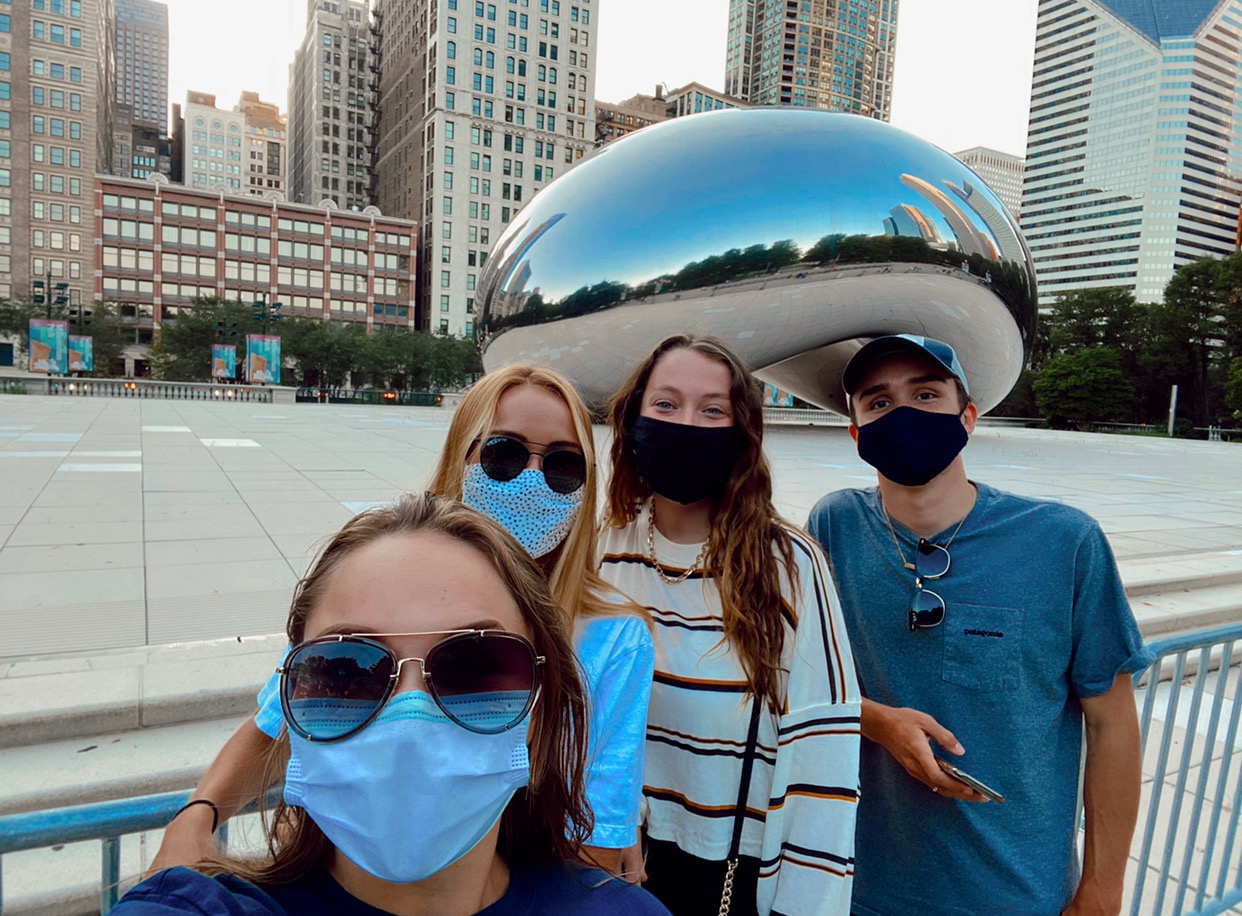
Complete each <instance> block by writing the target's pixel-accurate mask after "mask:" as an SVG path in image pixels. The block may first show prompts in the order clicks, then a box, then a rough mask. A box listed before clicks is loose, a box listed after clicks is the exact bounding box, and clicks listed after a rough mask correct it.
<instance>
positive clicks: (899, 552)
mask: <svg viewBox="0 0 1242 916" xmlns="http://www.w3.org/2000/svg"><path fill="white" fill-rule="evenodd" d="M972 486H973V485H972ZM974 490H975V498H974V499H973V500H971V503H970V508H969V509H967V510H966V514H965V515H963V516H962V520H961V521H960V522H958V523H957V527H956V528H954V529H953V533H952V534H951V535H949V539H948V540H947V541H945V542H944V543H943V544H937V545H935V546H937V547H941V548H943V549H944V550H946V551H947V550H948V549H949V545H950V544H952V543H953V539H954V538H955V537H957V533H958V532H959V531H961V530H962V525H964V524H966V519H967V518H968V517H969V516H970V513H971V512H973V511H974V508H975V503H976V502H978V501H979V488H978V487H974ZM880 510H881V511H882V512H883V513H884V521H885V523H886V524H887V525H888V534H889V537H891V538H892V539H893V546H894V547H896V548H897V556H899V557H901V565H902V566H904V567H905V568H906V569H909V570H914V569H915V565H914V564H913V563H911V562H909V561H907V560H906V554H905V551H903V550H902V549H901V543H900V542H899V541H898V540H897V532H896V531H894V530H893V519H892V517H891V516H890V515H889V514H888V506H886V505H884V498H883V497H880ZM929 543H930V542H929Z"/></svg>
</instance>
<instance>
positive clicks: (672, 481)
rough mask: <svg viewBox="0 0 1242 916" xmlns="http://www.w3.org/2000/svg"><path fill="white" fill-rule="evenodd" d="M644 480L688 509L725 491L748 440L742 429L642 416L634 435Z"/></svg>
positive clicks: (640, 470)
mask: <svg viewBox="0 0 1242 916" xmlns="http://www.w3.org/2000/svg"><path fill="white" fill-rule="evenodd" d="M629 440H630V448H632V449H633V450H634V457H635V458H636V459H637V463H638V476H640V477H641V478H642V479H643V480H644V481H646V483H647V486H649V487H651V489H652V490H654V491H655V492H657V493H659V494H660V495H661V496H663V497H665V498H666V499H671V500H673V502H678V503H681V504H682V505H687V506H688V505H690V503H696V502H698V501H699V500H700V499H706V498H707V497H709V496H712V497H716V496H720V495H721V494H722V493H724V488H725V484H727V483H728V482H729V474H730V473H732V471H733V466H734V465H735V464H737V459H738V458H739V457H741V454H742V449H743V447H744V445H745V437H744V436H743V434H742V431H741V430H740V429H738V428H737V427H736V426H689V425H687V424H684V423H669V422H668V421H666V420H655V419H652V418H651V417H639V418H638V419H637V420H635V421H634V425H633V426H632V427H631V428H630V433H629Z"/></svg>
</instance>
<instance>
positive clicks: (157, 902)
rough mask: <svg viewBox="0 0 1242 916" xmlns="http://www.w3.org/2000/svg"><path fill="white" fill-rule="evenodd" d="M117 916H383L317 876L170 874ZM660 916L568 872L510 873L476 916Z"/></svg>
mask: <svg viewBox="0 0 1242 916" xmlns="http://www.w3.org/2000/svg"><path fill="white" fill-rule="evenodd" d="M112 912H113V913H115V914H117V916H173V914H186V913H193V914H199V916H384V913H385V911H384V910H380V909H377V908H375V907H373V906H371V905H370V904H368V903H363V902H362V901H361V900H359V899H358V898H357V897H354V896H352V895H351V894H349V893H348V892H346V891H345V889H344V888H342V887H341V886H340V885H339V884H337V883H336V881H335V880H333V878H332V876H331V875H329V874H328V873H327V872H326V871H324V870H323V869H316V870H315V871H313V872H312V873H311V874H309V875H307V876H306V877H305V878H303V879H302V880H300V881H298V882H296V883H294V884H285V885H272V886H269V887H266V888H260V887H258V886H256V885H254V884H251V883H250V882H249V881H243V880H242V879H241V878H235V877H233V876H231V875H221V876H219V877H215V878H209V877H207V876H206V875H203V874H200V873H199V872H196V871H192V870H191V869H188V868H170V869H168V870H167V871H162V872H160V873H159V874H157V875H155V876H154V877H151V878H149V879H147V880H146V881H144V882H142V883H141V884H139V885H138V886H136V887H135V888H134V889H133V890H131V891H130V892H129V893H128V894H126V895H125V896H124V897H122V898H121V900H120V902H119V903H118V904H117V905H116V906H115V907H113V909H112ZM619 912H624V913H626V914H627V916H668V910H666V909H665V908H664V906H663V905H662V904H661V903H660V902H659V901H658V900H656V899H655V898H654V897H652V896H651V895H650V894H649V893H647V892H646V891H644V890H642V889H641V888H638V887H635V886H633V885H630V884H626V883H625V882H623V881H619V880H617V879H615V878H609V877H608V875H606V874H604V873H603V872H602V871H598V870H594V869H586V868H580V867H577V866H574V865H561V864H549V865H534V866H527V867H523V868H515V869H514V870H513V871H512V872H511V874H510V881H509V889H508V890H507V891H505V895H504V896H503V897H501V898H500V899H499V900H497V901H496V902H495V903H493V904H492V905H491V906H489V907H487V908H486V909H482V910H479V912H478V914H476V916H606V914H612V913H619Z"/></svg>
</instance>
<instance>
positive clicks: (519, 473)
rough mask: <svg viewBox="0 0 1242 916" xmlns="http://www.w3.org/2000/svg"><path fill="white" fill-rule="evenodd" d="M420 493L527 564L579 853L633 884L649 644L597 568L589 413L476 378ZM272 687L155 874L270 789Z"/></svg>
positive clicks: (513, 372) (519, 384)
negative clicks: (573, 741) (552, 669)
mask: <svg viewBox="0 0 1242 916" xmlns="http://www.w3.org/2000/svg"><path fill="white" fill-rule="evenodd" d="M430 491H431V492H433V493H435V494H437V495H439V496H442V497H447V498H452V499H462V500H463V501H464V502H466V503H467V504H468V505H471V506H473V507H474V508H476V509H479V510H480V511H482V512H484V513H485V514H486V515H489V516H490V517H492V518H493V519H495V520H497V521H499V522H500V523H501V524H502V525H504V527H505V528H506V529H507V530H509V532H510V533H511V534H513V535H514V536H515V537H516V538H517V539H518V541H519V542H520V543H521V544H522V546H523V547H524V548H525V549H526V550H527V552H528V553H530V554H531V555H532V556H533V557H535V559H536V561H537V562H538V564H539V566H540V568H541V569H542V570H543V571H544V573H545V575H546V576H547V577H548V582H549V584H550V587H551V591H552V594H553V596H554V597H555V598H556V600H557V603H558V604H559V605H560V606H561V607H562V608H565V609H566V612H567V614H568V616H569V618H570V619H571V620H572V621H573V632H574V643H575V647H576V649H577V651H578V657H579V660H580V661H581V663H582V666H583V669H584V673H585V674H586V680H587V687H588V694H589V698H590V708H591V716H590V722H591V742H590V746H591V754H590V758H589V766H588V774H587V797H588V801H589V802H590V804H591V808H592V810H593V812H594V817H595V827H594V830H593V832H592V834H591V836H590V837H589V838H588V841H587V845H586V847H585V849H584V856H585V858H587V860H588V861H590V862H592V863H594V864H597V865H599V866H600V867H602V868H605V869H606V870H608V871H610V872H612V873H614V874H622V875H625V876H627V877H628V878H629V879H630V880H637V878H638V874H639V871H640V869H641V859H640V854H639V852H638V848H637V844H636V838H637V832H638V821H639V806H640V803H641V789H642V770H643V752H644V741H643V735H644V730H645V727H646V711H647V697H648V695H649V693H650V690H651V671H652V664H653V648H652V641H651V635H650V632H649V630H648V625H647V621H646V619H645V618H644V617H643V616H642V612H641V610H640V608H639V607H638V606H636V605H634V604H633V603H632V602H629V601H627V600H626V599H624V598H623V597H622V596H621V595H619V594H618V593H616V592H615V591H614V590H613V589H612V588H611V586H609V585H607V584H606V583H605V582H604V581H603V580H602V579H601V578H600V576H599V574H598V572H597V571H596V557H597V553H596V536H597V527H596V525H597V523H596V519H597V502H596V494H597V491H598V484H597V479H596V462H595V450H594V444H593V437H592V430H591V421H590V414H589V412H588V411H587V409H586V406H585V405H584V404H583V403H582V399H581V398H580V397H579V396H578V394H577V392H576V391H574V389H573V387H572V386H571V385H570V384H569V382H567V381H566V380H565V379H564V378H562V377H561V376H560V375H558V374H556V373H555V372H551V371H550V370H546V369H542V368H537V367H533V366H509V367H507V368H504V369H500V370H497V371H495V372H492V373H489V374H488V375H486V376H484V377H483V378H482V379H480V380H479V381H478V382H476V383H475V385H474V386H473V387H472V388H471V389H470V390H469V391H468V392H467V393H466V395H465V397H464V398H463V399H462V402H461V404H460V405H459V406H458V408H457V410H456V412H455V413H454V415H453V420H452V423H451V424H450V426H449V432H448V437H447V439H446V441H445V444H444V448H443V450H442V451H441V455H440V461H439V464H438V466H437V468H436V470H435V472H434V474H433V475H432V482H431V486H430ZM276 687H277V681H276V679H275V678H274V677H273V679H272V680H269V682H268V685H267V686H266V687H265V688H264V690H263V692H262V693H261V694H260V696H259V707H260V709H259V713H258V714H257V715H256V717H255V718H254V719H251V720H248V721H247V722H245V723H243V725H242V726H241V728H239V729H238V731H237V733H236V734H234V736H233V737H232V738H230V739H229V742H228V743H227V744H226V745H225V747H224V749H223V750H222V751H221V752H220V755H219V756H218V757H217V758H216V761H215V762H214V763H213V764H212V765H211V767H210V768H209V769H208V771H207V773H206V775H205V776H204V777H203V779H202V780H201V781H200V782H199V785H198V787H197V788H196V789H195V792H194V796H193V801H194V802H196V803H198V804H191V805H190V806H188V807H186V808H184V809H182V811H181V812H179V814H178V815H177V817H175V818H174V819H173V821H172V823H171V824H170V825H169V827H168V829H167V831H166V833H165V840H164V843H163V844H162V845H161V848H160V852H159V854H158V855H157V856H156V859H155V861H154V863H153V867H154V868H163V867H168V866H170V865H177V864H190V863H192V862H194V861H196V860H197V859H198V858H200V857H203V856H208V855H211V854H212V852H213V851H214V846H213V843H212V838H211V834H212V832H213V831H214V830H215V828H216V826H218V824H219V823H220V822H222V821H223V820H226V819H227V818H228V817H230V816H231V815H232V814H233V813H234V812H236V811H237V810H239V809H240V807H241V806H242V805H244V804H245V803H246V802H247V801H249V800H250V799H253V798H256V797H258V796H259V795H260V794H262V792H263V791H264V789H265V788H266V787H267V786H268V785H270V783H269V782H267V781H266V776H265V774H264V773H263V771H262V769H261V768H260V767H259V766H258V765H257V761H258V760H259V759H261V757H262V755H263V753H264V751H265V749H266V747H267V746H268V745H269V744H270V741H271V740H273V739H275V738H276V737H277V736H278V735H279V734H280V730H281V728H282V726H283V725H284V724H285V717H284V716H283V715H282V710H281V707H280V704H279V702H278V694H277V691H276Z"/></svg>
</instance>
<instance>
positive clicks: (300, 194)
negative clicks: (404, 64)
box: [288, 0, 379, 210]
mask: <svg viewBox="0 0 1242 916" xmlns="http://www.w3.org/2000/svg"><path fill="white" fill-rule="evenodd" d="M378 53H379V48H378V39H377V36H376V34H375V32H374V31H373V29H372V22H371V17H370V13H369V10H368V4H367V2H366V0H308V3H307V10H306V34H305V36H304V37H303V39H302V45H301V47H299V48H298V50H297V52H296V53H295V55H294V58H293V63H292V64H290V65H289V166H288V195H289V197H290V199H291V200H296V201H298V202H300V203H307V204H313V203H318V202H319V201H321V200H324V199H328V200H332V201H333V202H334V203H335V204H336V205H337V206H338V207H343V208H345V209H347V210H361V209H362V208H364V207H366V206H367V205H369V204H370V203H371V200H372V196H373V195H372V188H371V184H372V165H373V164H374V156H375V142H374V136H375V133H374V131H375V119H376V98H377V92H378V88H379V58H378Z"/></svg>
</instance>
